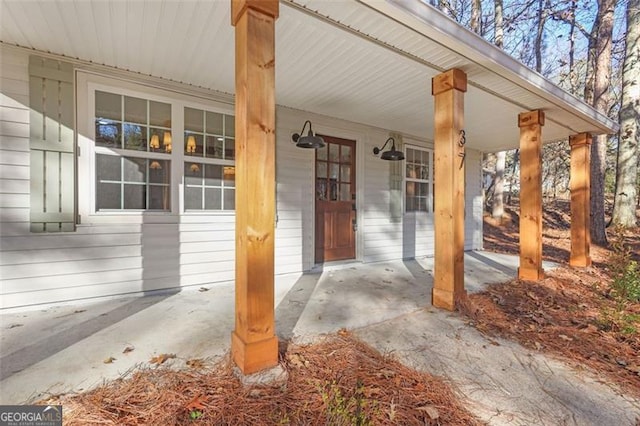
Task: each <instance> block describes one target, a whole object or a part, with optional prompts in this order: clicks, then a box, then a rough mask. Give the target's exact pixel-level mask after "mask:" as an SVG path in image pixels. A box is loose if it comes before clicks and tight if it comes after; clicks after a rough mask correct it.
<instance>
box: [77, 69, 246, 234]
mask: <svg viewBox="0 0 640 426" xmlns="http://www.w3.org/2000/svg"><path fill="white" fill-rule="evenodd" d="M76 83H77V84H76V122H77V127H78V135H77V138H78V140H77V144H78V157H77V161H78V189H77V200H78V214H79V216H80V217H79V223H80V224H91V223H142V222H145V223H147V222H149V223H175V222H177V221H178V219H177V218H178V217H179V216H182V215H184V216H199V215H207V216H235V209H234V210H188V211H185V209H184V164H185V162H187V161H189V160H196V161H195V162H198V163H207V164H220V165H227V166H235V161H233V160H221V159H214V158H206V157H190V156H185V155H184V144H185V140H184V109H185V108H186V107H188V108H196V109H201V110H205V111H211V112H215V113H219V114H226V115H235V110H234V107H233V105H230V104H226V103H222V102H220V103H218V102H215V101H213V100H211V101H208V100H207V99H206V98H205V97H204V96H203V97H197V96H193V95H188V94H186V93H181V92H176V91H167V90H163V89H160V88H157V87H154V86H150V85H149V86H147V85H145V84H141V83H140V82H131V81H128V80H120V79H116V78H112V77H107V76H104V75H101V74H94V73H92V72H90V71H85V70H79V71H77V72H76ZM96 91H103V92H109V93H114V94H118V95H123V96H132V97H137V98H142V99H146V100H151V101H157V102H163V103H168V104H170V105H171V134H172V151H171V153H161V152H148V151H134V150H127V149H114V148H108V147H97V146H95V143H94V141H95V92H96ZM96 154H107V155H117V156H118V157H137V158H149V159H163V160H170V161H171V173H170V182H169V185H170V193H171V198H170V203H171V206H170V209H169V210H167V211H159V210H108V211H101V210H96V197H97V193H96V192H97V190H96V178H97V176H96V172H97V171H96V164H95V163H96ZM143 217H144V220H143Z"/></svg>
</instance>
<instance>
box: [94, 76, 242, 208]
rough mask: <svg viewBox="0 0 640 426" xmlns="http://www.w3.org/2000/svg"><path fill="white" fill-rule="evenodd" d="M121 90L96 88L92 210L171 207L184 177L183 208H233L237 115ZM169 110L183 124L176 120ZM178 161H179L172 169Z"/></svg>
mask: <svg viewBox="0 0 640 426" xmlns="http://www.w3.org/2000/svg"><path fill="white" fill-rule="evenodd" d="M116 91H117V90H115V91H114V92H111V91H108V89H107V90H103V89H102V88H101V89H96V90H95V91H94V95H95V96H94V97H95V113H94V116H93V123H94V124H93V125H94V129H95V137H94V142H95V143H94V144H93V149H92V150H93V151H94V154H93V155H94V157H93V159H94V161H93V162H92V167H93V168H94V170H93V172H94V173H93V176H95V181H94V183H93V184H94V185H95V200H94V207H95V211H96V212H118V211H157V212H171V211H172V203H171V194H172V193H174V195H175V194H178V192H177V188H176V186H177V185H178V184H180V183H183V184H184V191H182V192H181V194H182V195H183V198H182V200H180V204H181V206H180V211H187V212H188V211H232V210H234V209H235V120H234V117H233V115H229V114H224V113H220V112H214V111H209V110H204V109H196V108H191V107H187V106H185V105H184V103H182V102H180V101H177V100H176V101H172V100H170V99H166V98H156V99H159V100H153V99H145V98H144V95H141V94H139V93H137V94H135V95H127V94H123V93H115V92H116ZM162 101H164V102H162ZM172 110H177V111H179V114H182V115H183V117H184V121H183V122H182V123H180V122H179V123H177V124H173V123H172V121H171V116H172ZM176 121H179V120H178V119H176ZM180 135H183V136H184V138H182V136H180ZM174 142H175V143H177V144H178V145H175V144H174ZM181 145H182V146H181ZM173 162H179V163H178V164H180V163H182V167H178V168H175V167H174V168H173V175H172V173H171V170H172V163H173Z"/></svg>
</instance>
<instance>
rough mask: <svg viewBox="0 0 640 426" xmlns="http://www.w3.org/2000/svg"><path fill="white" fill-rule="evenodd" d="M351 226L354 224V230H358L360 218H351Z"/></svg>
mask: <svg viewBox="0 0 640 426" xmlns="http://www.w3.org/2000/svg"><path fill="white" fill-rule="evenodd" d="M351 226H353V232H356V231H357V230H358V220H357V219H356V218H353V219H351Z"/></svg>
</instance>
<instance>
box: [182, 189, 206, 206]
mask: <svg viewBox="0 0 640 426" xmlns="http://www.w3.org/2000/svg"><path fill="white" fill-rule="evenodd" d="M184 208H185V210H202V188H190V187H186V188H185V189H184Z"/></svg>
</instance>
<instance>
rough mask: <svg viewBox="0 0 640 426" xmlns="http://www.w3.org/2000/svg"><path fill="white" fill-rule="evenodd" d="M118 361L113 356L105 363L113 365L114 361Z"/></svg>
mask: <svg viewBox="0 0 640 426" xmlns="http://www.w3.org/2000/svg"><path fill="white" fill-rule="evenodd" d="M115 360H116V359H115V358H114V357H112V356H110V357H109V358H107V359H105V360H104V361H102V362H104V363H105V364H113V361H115Z"/></svg>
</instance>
